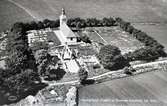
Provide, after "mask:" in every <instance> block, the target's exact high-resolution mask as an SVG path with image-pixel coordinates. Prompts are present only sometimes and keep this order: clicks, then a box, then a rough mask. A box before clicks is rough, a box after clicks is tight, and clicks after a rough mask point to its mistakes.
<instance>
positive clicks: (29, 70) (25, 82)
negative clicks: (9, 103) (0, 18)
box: [0, 23, 41, 96]
mask: <svg viewBox="0 0 167 106" xmlns="http://www.w3.org/2000/svg"><path fill="white" fill-rule="evenodd" d="M23 26H24V24H22V23H15V24H14V25H13V27H12V28H11V31H10V32H9V34H8V36H7V42H6V43H7V45H6V53H7V54H8V56H7V58H6V59H5V63H6V69H0V77H1V78H0V83H1V86H0V89H1V88H4V89H5V92H9V93H14V94H15V95H18V96H20V95H23V94H22V93H23V92H24V93H25V92H29V91H30V89H32V88H34V87H35V85H36V82H38V84H39V83H40V82H41V81H40V77H39V74H38V72H37V71H36V70H37V68H36V63H35V58H34V56H33V53H32V51H31V49H29V47H28V41H27V36H26V31H25V30H24V28H23ZM25 94H27V93H25ZM27 95H29V94H27ZM25 96H26V95H25Z"/></svg>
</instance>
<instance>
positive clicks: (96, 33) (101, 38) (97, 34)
mask: <svg viewBox="0 0 167 106" xmlns="http://www.w3.org/2000/svg"><path fill="white" fill-rule="evenodd" d="M93 31H94V32H95V33H96V34H97V35H98V36H99V37H100V38H101V39H102V40H103V41H104V42H105V43H106V44H108V42H107V41H106V40H105V39H104V38H103V37H102V36H101V35H100V34H99V33H98V32H97V31H96V30H93Z"/></svg>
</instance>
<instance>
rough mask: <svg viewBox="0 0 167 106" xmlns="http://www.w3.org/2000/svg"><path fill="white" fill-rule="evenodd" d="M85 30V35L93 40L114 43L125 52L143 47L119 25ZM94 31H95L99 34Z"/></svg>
mask: <svg viewBox="0 0 167 106" xmlns="http://www.w3.org/2000/svg"><path fill="white" fill-rule="evenodd" d="M91 29H92V30H93V31H92V30H91ZM86 30H87V35H88V36H89V37H90V39H91V40H93V41H94V42H98V43H107V44H112V45H115V46H117V47H119V48H120V50H121V51H122V53H127V52H129V51H134V50H136V49H139V48H141V47H144V45H143V44H142V43H140V42H139V41H138V40H136V39H135V38H133V37H132V36H131V35H130V34H128V33H126V32H124V31H122V30H121V29H120V28H119V27H116V26H115V27H105V28H104V27H96V28H87V29H86ZM94 31H97V33H98V34H99V35H98V34H97V33H96V32H94ZM100 36H101V37H102V38H101V37H100ZM102 39H104V40H102Z"/></svg>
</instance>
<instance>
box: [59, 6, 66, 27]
mask: <svg viewBox="0 0 167 106" xmlns="http://www.w3.org/2000/svg"><path fill="white" fill-rule="evenodd" d="M66 23H67V17H66V14H65V9H64V8H62V10H61V15H60V28H61V26H62V25H63V24H66Z"/></svg>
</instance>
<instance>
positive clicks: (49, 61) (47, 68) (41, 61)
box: [35, 49, 66, 80]
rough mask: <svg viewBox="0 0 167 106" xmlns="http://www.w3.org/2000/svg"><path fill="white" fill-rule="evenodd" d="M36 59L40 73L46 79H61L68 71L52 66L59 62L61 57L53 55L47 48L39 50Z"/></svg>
mask: <svg viewBox="0 0 167 106" xmlns="http://www.w3.org/2000/svg"><path fill="white" fill-rule="evenodd" d="M35 59H36V64H37V68H38V73H39V75H40V76H42V77H44V78H45V79H46V80H60V79H61V78H62V77H63V76H64V74H65V73H66V72H65V71H64V70H63V69H61V68H60V67H58V68H52V67H54V66H55V65H56V64H58V61H59V58H58V57H57V56H51V55H50V54H48V52H47V50H45V49H41V50H37V51H36V52H35Z"/></svg>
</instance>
